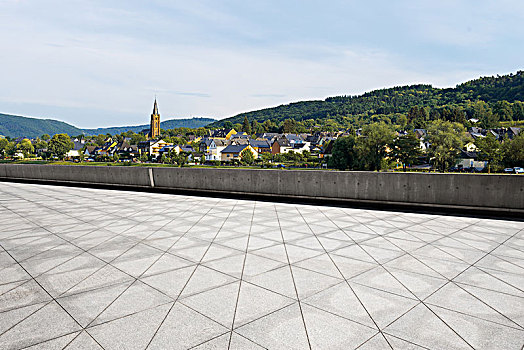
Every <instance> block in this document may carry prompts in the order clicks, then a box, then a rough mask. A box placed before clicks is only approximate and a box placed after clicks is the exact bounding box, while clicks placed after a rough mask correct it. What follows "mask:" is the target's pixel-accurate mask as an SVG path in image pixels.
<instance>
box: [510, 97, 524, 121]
mask: <svg viewBox="0 0 524 350" xmlns="http://www.w3.org/2000/svg"><path fill="white" fill-rule="evenodd" d="M511 107H512V109H513V120H524V102H521V101H515V102H513V105H512V106H511Z"/></svg>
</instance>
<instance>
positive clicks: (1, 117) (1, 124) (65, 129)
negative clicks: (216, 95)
mask: <svg viewBox="0 0 524 350" xmlns="http://www.w3.org/2000/svg"><path fill="white" fill-rule="evenodd" d="M214 121H216V120H215V119H212V118H187V119H171V120H166V121H163V122H162V123H161V127H162V128H163V129H173V128H181V127H186V128H199V127H203V126H206V125H208V124H210V123H212V122H214ZM147 128H149V125H136V126H122V127H111V128H98V129H80V128H77V127H76V126H73V125H71V124H68V123H65V122H61V121H58V120H53V119H38V118H29V117H22V116H17V115H9V114H0V135H4V136H10V137H19V136H23V137H37V136H41V135H43V134H49V135H54V134H61V133H65V134H68V135H71V136H76V135H81V134H86V135H98V134H107V133H110V134H112V135H115V134H120V133H121V132H125V131H128V130H132V131H134V132H140V131H141V130H143V129H147Z"/></svg>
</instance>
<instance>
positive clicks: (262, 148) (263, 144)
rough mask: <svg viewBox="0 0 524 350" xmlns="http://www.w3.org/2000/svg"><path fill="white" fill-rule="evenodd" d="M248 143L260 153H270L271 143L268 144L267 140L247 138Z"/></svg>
mask: <svg viewBox="0 0 524 350" xmlns="http://www.w3.org/2000/svg"><path fill="white" fill-rule="evenodd" d="M248 143H249V145H250V146H251V147H253V148H254V149H255V151H257V152H258V153H259V154H261V153H271V145H270V144H269V141H268V140H253V139H249V140H248Z"/></svg>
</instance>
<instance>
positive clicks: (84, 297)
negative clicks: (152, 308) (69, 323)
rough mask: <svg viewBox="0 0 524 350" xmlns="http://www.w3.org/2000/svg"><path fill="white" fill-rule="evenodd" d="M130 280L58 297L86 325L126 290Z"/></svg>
mask: <svg viewBox="0 0 524 350" xmlns="http://www.w3.org/2000/svg"><path fill="white" fill-rule="evenodd" d="M130 284H131V283H130V282H126V283H121V284H117V285H113V286H110V287H104V288H99V289H95V290H92V291H88V292H83V293H78V294H72V295H69V296H65V297H61V298H59V299H57V301H58V302H59V303H60V305H61V306H62V307H63V308H64V309H66V310H67V312H68V313H69V314H70V315H71V316H72V317H73V318H74V319H75V320H76V321H77V322H78V323H79V324H81V325H82V327H86V326H87V325H88V324H89V323H91V322H92V321H93V320H94V319H95V318H96V317H97V316H98V315H99V314H100V313H101V312H102V311H104V310H105V309H106V308H107V307H108V306H109V305H110V304H111V303H112V302H113V301H114V300H116V298H118V296H119V295H120V294H121V293H122V292H124V290H126V289H127V288H128V287H129V285H130Z"/></svg>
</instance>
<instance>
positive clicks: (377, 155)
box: [328, 120, 524, 171]
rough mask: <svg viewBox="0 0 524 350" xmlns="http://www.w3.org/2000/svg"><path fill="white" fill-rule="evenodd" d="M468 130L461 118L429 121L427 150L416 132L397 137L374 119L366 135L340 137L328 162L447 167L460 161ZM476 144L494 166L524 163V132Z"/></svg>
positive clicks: (351, 166) (353, 166)
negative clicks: (454, 120) (459, 120)
mask: <svg viewBox="0 0 524 350" xmlns="http://www.w3.org/2000/svg"><path fill="white" fill-rule="evenodd" d="M465 131H466V130H465V128H464V126H463V125H462V124H460V123H457V122H450V121H444V120H435V121H432V122H431V123H429V124H428V128H427V139H426V141H427V142H428V143H429V144H430V146H429V149H428V150H427V151H426V152H423V150H422V149H421V147H420V141H419V139H418V138H417V137H416V136H415V134H414V133H412V132H411V133H408V134H407V135H405V136H399V137H397V136H396V134H395V132H394V130H393V129H392V128H391V127H390V126H389V125H387V124H386V123H383V122H380V123H373V124H369V125H367V126H365V127H364V129H363V130H362V132H363V136H360V137H357V136H355V135H350V136H347V137H341V138H338V139H337V140H336V141H335V143H334V145H333V151H332V154H331V157H330V158H329V162H328V165H329V167H332V168H337V169H340V170H381V169H387V168H391V167H392V166H393V164H392V163H396V162H397V161H399V162H400V163H402V165H403V167H404V169H406V166H408V165H415V164H418V163H420V162H428V161H429V162H431V164H432V165H433V166H434V167H435V168H437V169H439V170H440V171H446V170H449V169H450V168H452V167H453V166H454V165H455V164H456V160H457V157H458V156H459V154H460V151H461V150H462V149H463V147H464V145H465V143H466V142H467V139H466V133H465ZM475 145H476V146H477V148H478V155H479V160H486V161H488V162H489V164H490V167H491V168H492V169H493V170H500V169H501V168H503V167H514V166H523V165H524V133H521V134H520V135H519V136H517V137H515V138H514V139H513V140H504V142H502V143H501V142H499V141H498V140H497V139H496V138H495V137H494V136H493V135H491V134H488V136H487V137H485V138H478V139H476V140H475Z"/></svg>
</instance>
